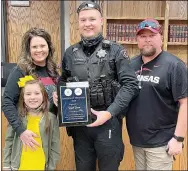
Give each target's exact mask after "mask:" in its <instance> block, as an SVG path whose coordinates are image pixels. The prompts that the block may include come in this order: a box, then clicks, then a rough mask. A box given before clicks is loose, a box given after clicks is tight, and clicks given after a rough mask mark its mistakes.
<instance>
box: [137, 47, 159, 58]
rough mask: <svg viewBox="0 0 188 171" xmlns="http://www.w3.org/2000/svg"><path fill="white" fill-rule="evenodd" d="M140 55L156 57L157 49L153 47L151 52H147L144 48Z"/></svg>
mask: <svg viewBox="0 0 188 171" xmlns="http://www.w3.org/2000/svg"><path fill="white" fill-rule="evenodd" d="M140 53H141V55H142V56H146V57H150V56H153V55H155V53H156V48H154V47H152V48H151V49H150V50H147V51H146V50H145V49H144V48H142V49H140Z"/></svg>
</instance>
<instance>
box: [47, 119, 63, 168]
mask: <svg viewBox="0 0 188 171" xmlns="http://www.w3.org/2000/svg"><path fill="white" fill-rule="evenodd" d="M52 129H53V130H52V137H51V145H50V146H51V149H50V151H49V161H48V167H47V170H55V169H56V165H57V162H58V161H59V158H60V131H59V123H58V120H57V118H56V117H55V116H53V128H52Z"/></svg>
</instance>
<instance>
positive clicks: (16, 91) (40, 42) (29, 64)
mask: <svg viewBox="0 0 188 171" xmlns="http://www.w3.org/2000/svg"><path fill="white" fill-rule="evenodd" d="M53 57H54V48H53V45H52V42H51V36H50V35H49V33H47V32H46V31H45V30H44V29H40V28H31V29H30V30H28V31H27V32H26V33H25V34H24V36H23V40H22V50H21V54H20V58H19V61H18V65H17V66H16V67H15V68H14V69H13V70H12V71H11V73H10V75H9V78H8V80H7V84H6V86H5V91H4V99H3V105H2V108H3V112H4V115H5V117H6V118H7V120H8V122H9V124H10V125H11V126H12V128H13V129H14V130H15V132H16V134H17V136H20V139H21V140H22V142H23V145H24V146H28V147H30V148H35V146H36V145H39V144H38V143H37V142H36V141H35V140H34V138H33V137H35V136H36V134H35V133H33V132H32V131H30V130H27V129H26V128H25V127H24V125H23V123H22V122H21V120H20V119H19V116H18V110H17V105H18V99H19V96H20V88H19V87H18V84H17V82H18V81H19V79H20V78H22V77H24V76H25V75H31V74H32V75H34V76H36V77H37V78H38V79H39V80H40V81H41V82H42V83H43V85H44V86H45V89H46V92H47V93H48V99H49V102H50V109H49V110H50V112H52V113H54V114H56V107H55V105H54V104H53V99H52V93H53V92H54V91H55V89H56V82H57V79H58V76H59V75H58V72H57V66H56V64H55V62H53Z"/></svg>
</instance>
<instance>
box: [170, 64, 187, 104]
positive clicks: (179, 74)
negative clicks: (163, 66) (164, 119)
mask: <svg viewBox="0 0 188 171" xmlns="http://www.w3.org/2000/svg"><path fill="white" fill-rule="evenodd" d="M171 87H172V95H173V98H174V101H178V100H179V99H182V98H184V97H187V67H186V65H185V64H184V63H183V62H178V63H177V64H176V65H175V66H174V67H173V69H172V72H171Z"/></svg>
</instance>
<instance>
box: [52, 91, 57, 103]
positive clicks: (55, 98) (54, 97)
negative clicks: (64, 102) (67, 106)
mask: <svg viewBox="0 0 188 171" xmlns="http://www.w3.org/2000/svg"><path fill="white" fill-rule="evenodd" d="M52 96H53V101H54V104H55V105H56V106H58V104H57V102H58V96H57V91H54V92H53V94H52Z"/></svg>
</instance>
